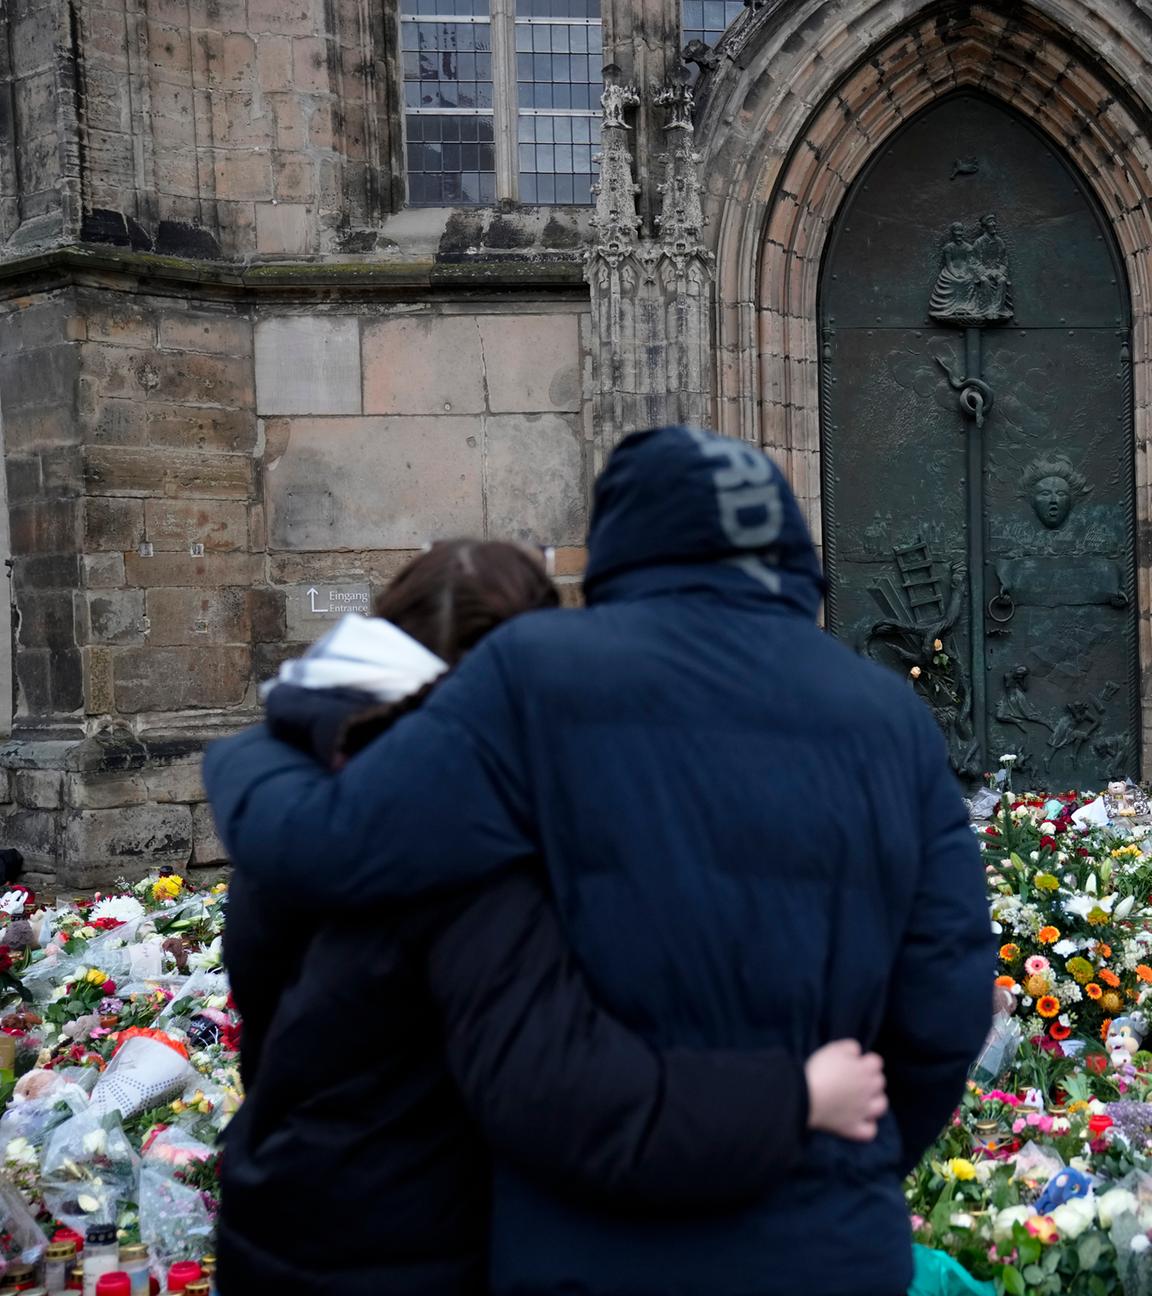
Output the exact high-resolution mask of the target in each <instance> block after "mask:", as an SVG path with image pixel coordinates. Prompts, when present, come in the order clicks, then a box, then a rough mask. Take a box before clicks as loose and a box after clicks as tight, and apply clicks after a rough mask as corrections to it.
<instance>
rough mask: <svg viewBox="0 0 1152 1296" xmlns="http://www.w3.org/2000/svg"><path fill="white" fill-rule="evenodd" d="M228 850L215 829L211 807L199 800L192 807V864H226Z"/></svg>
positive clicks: (198, 866) (200, 865)
mask: <svg viewBox="0 0 1152 1296" xmlns="http://www.w3.org/2000/svg"><path fill="white" fill-rule="evenodd" d="M227 862H228V852H227V851H226V850H225V849H224V843H223V842H222V841H221V840H220V834H219V833H218V832H217V831H216V821H215V819H213V817H212V807H211V806H210V805H208V803H207V802H201V803H200V804H199V805H194V806H193V807H192V866H193V867H194V868H201V867H203V866H205V865H208V864H226V863H227Z"/></svg>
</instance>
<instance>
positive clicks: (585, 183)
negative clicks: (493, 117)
mask: <svg viewBox="0 0 1152 1296" xmlns="http://www.w3.org/2000/svg"><path fill="white" fill-rule="evenodd" d="M602 65H603V55H602V52H601V36H600V5H599V2H598V0H517V3H516V85H517V103H518V105H519V113H518V120H517V135H518V140H519V146H518V170H519V177H518V179H519V186H518V187H519V191H520V201H521V202H526V203H590V202H591V201H592V192H591V189H592V182H593V180H594V178H595V172H594V169H593V166H592V154H593V153H594V152H595V149H594V147H593V145H594V144H595V142H596V140H597V138H598V133H597V125H596V123H597V117H598V111H599V103H600V93H601V85H602V81H601V68H602Z"/></svg>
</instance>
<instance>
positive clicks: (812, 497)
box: [700, 0, 1152, 769]
mask: <svg viewBox="0 0 1152 1296" xmlns="http://www.w3.org/2000/svg"><path fill="white" fill-rule="evenodd" d="M1088 39H1090V40H1091V41H1092V43H1093V45H1094V46H1095V47H1096V48H1097V49H1099V50H1101V51H1104V52H1103V53H1102V54H1100V55H1092V54H1090V53H1089V52H1087V51H1086V50H1085V49H1083V48H1082V46H1081V45H1080V44H1079V43H1078V42H1079V41H1081V40H1088ZM724 53H725V54H728V55H731V56H732V57H731V58H729V59H727V60H726V61H725V62H723V63H722V64H721V66H720V68H719V69H718V70H717V72H716V73H715V74H714V75H713V77H712V78H711V80H710V83H709V84H708V85H706V86H705V87H704V90H703V95H702V102H701V109H700V117H701V122H702V129H701V144H702V148H703V152H704V157H705V165H704V174H705V175H706V176H707V177H708V185H709V190H708V195H707V209H708V213H709V216H710V219H711V230H712V233H711V238H712V239H713V240H714V246H715V249H716V256H717V297H718V301H717V335H718V342H719V358H718V372H717V386H716V393H717V420H718V423H719V426H720V428H721V430H722V431H725V432H727V433H728V434H730V435H734V436H740V437H744V438H746V439H748V440H754V441H757V442H759V443H760V444H762V445H764V446H765V447H766V448H767V449H769V450H770V451H772V452H773V453H775V454H776V455H777V457H778V458H779V459H780V461H781V463H782V465H783V466H784V467H785V470H786V472H787V473H788V475H789V477H790V479H791V481H792V483H793V485H794V487H795V489H796V492H797V496H798V498H799V499H800V501H801V504H802V507H803V508H804V510H805V512H806V515H807V517H808V520H809V523H810V525H811V527H812V530H813V533H814V535H815V536H817V537H819V536H820V535H821V534H822V527H823V517H822V501H821V489H820V481H821V467H820V391H819V368H820V363H819V362H820V351H819V348H820V343H819V337H818V329H817V291H818V283H819V276H820V267H821V262H822V258H823V255H824V251H825V245H826V241H827V237H828V234H829V231H830V229H831V228H832V223H833V221H834V219H835V216H836V213H837V211H838V210H839V209H840V206H841V204H842V203H843V200H844V198H845V196H846V194H847V191H848V189H849V187H850V186H851V184H852V182H853V180H854V179H855V178H856V176H857V175H859V174H860V172H861V170H862V169H863V168H864V167H865V165H866V164H867V163H868V161H869V160H870V159H871V158H872V157H874V156H875V154H876V152H877V150H879V149H880V148H881V147H883V145H884V143H885V141H886V140H887V139H888V138H889V137H890V136H891V135H892V134H893V132H895V131H896V130H898V129H899V128H900V127H901V126H902V125H903V124H904V123H905V122H906V121H907V120H908V119H909V118H911V117H913V116H914V115H916V114H917V113H918V112H919V111H920V110H922V109H923V108H925V107H926V106H927V105H929V104H931V103H933V102H934V101H936V100H937V99H939V98H941V97H942V96H944V95H947V94H950V93H953V92H955V91H957V90H960V89H965V88H974V89H978V90H980V91H982V92H983V93H984V94H986V95H990V96H993V97H996V98H1000V99H1002V100H1004V101H1006V102H1009V103H1011V104H1012V105H1013V106H1014V107H1015V108H1016V110H1017V111H1018V112H1021V113H1023V114H1024V115H1026V116H1027V117H1028V118H1029V120H1031V121H1032V122H1033V123H1034V124H1035V125H1036V127H1038V128H1039V129H1040V130H1041V131H1042V132H1043V133H1044V134H1046V135H1047V136H1048V137H1050V138H1051V139H1052V140H1053V142H1054V143H1055V144H1056V145H1057V146H1058V147H1059V148H1060V149H1061V150H1062V151H1063V152H1064V154H1065V155H1066V156H1067V157H1068V158H1069V159H1070V160H1071V161H1072V163H1073V164H1074V165H1075V167H1076V168H1077V169H1078V170H1079V171H1080V173H1081V174H1082V175H1083V176H1084V178H1085V180H1086V182H1087V183H1088V184H1089V185H1090V186H1091V188H1092V190H1093V191H1094V193H1095V196H1096V198H1097V200H1098V202H1099V203H1100V205H1101V207H1102V208H1103V210H1104V212H1105V213H1106V216H1107V219H1108V221H1109V222H1110V223H1111V225H1112V228H1113V230H1114V231H1115V235H1116V239H1117V242H1118V244H1119V247H1120V249H1121V252H1122V255H1123V259H1124V263H1125V269H1126V272H1127V275H1128V278H1129V285H1130V292H1131V298H1132V315H1133V355H1132V374H1133V389H1134V403H1135V420H1134V423H1135V438H1136V490H1137V516H1138V522H1139V526H1138V537H1137V543H1138V552H1137V564H1138V575H1137V591H1138V597H1139V605H1140V621H1139V638H1140V661H1141V669H1142V672H1143V673H1144V676H1145V678H1147V672H1148V671H1149V669H1152V621H1150V619H1149V614H1150V609H1152V571H1150V553H1152V551H1150V548H1149V539H1148V537H1149V535H1150V533H1152V472H1150V469H1149V463H1148V443H1149V437H1150V434H1152V265H1150V259H1152V251H1150V249H1152V142H1150V138H1149V126H1150V121H1149V103H1150V102H1152V21H1150V20H1149V18H1148V17H1147V15H1145V14H1142V13H1140V12H1139V11H1138V10H1137V9H1136V7H1135V5H1134V4H1131V3H1122V2H1121V0H1113V2H1111V3H1108V4H1106V5H1104V6H1099V7H1095V6H1093V7H1089V6H1088V5H1087V4H1084V3H1081V2H1080V0H1061V2H1059V3H1048V2H1047V0H1039V2H1038V3H1037V4H1036V5H1035V6H1034V7H1030V8H1027V9H1025V8H1023V7H1019V8H1014V9H1013V11H1012V12H1011V13H1010V14H1006V13H1004V12H1002V11H999V12H998V11H996V10H994V9H992V8H991V7H988V6H985V5H979V4H973V5H963V6H954V7H951V8H947V9H944V10H940V9H939V8H933V9H931V10H925V9H923V7H922V6H918V5H914V4H909V3H907V2H905V3H899V2H898V0H887V2H886V3H881V4H877V5H874V6H872V7H870V8H869V9H868V10H867V11H866V12H865V13H864V14H863V15H861V17H860V18H859V19H858V21H857V22H856V23H855V24H850V25H848V26H847V27H846V26H845V24H844V19H843V10H842V9H841V8H840V7H839V6H835V5H832V4H826V3H818V2H817V0H812V2H811V3H808V4H805V5H802V6H798V7H797V8H796V9H795V10H792V9H790V10H789V13H788V16H787V19H786V20H785V19H783V18H781V17H779V16H776V15H775V14H773V12H772V11H771V10H768V9H765V10H763V11H761V13H760V14H749V15H748V16H747V17H746V18H745V19H744V20H742V21H741V22H740V23H738V24H737V25H736V26H735V27H734V29H733V30H732V32H731V33H730V35H729V38H728V41H727V43H726V46H725V47H724ZM1141 90H1143V91H1144V92H1145V94H1144V96H1143V97H1142V96H1141V94H1140V92H1141ZM1144 692H1146V690H1144ZM1143 707H1144V714H1143V756H1144V760H1143V764H1144V768H1145V769H1147V768H1148V767H1149V765H1150V764H1152V760H1150V757H1152V702H1148V701H1145V702H1144V704H1143Z"/></svg>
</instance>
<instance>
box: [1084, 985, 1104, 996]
mask: <svg viewBox="0 0 1152 1296" xmlns="http://www.w3.org/2000/svg"><path fill="white" fill-rule="evenodd" d="M1084 993H1085V994H1086V995H1087V996H1088V998H1089V999H1099V998H1100V996H1101V995H1102V994H1103V993H1104V991H1103V990H1101V989H1100V987H1099V986H1098V985H1097V984H1096V982H1095V981H1089V982H1088V984H1087V985H1086V986H1085V987H1084Z"/></svg>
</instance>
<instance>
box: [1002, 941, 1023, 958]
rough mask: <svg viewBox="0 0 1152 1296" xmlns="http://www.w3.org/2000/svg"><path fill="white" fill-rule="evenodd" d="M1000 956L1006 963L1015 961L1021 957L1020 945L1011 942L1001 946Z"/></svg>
mask: <svg viewBox="0 0 1152 1296" xmlns="http://www.w3.org/2000/svg"><path fill="white" fill-rule="evenodd" d="M1000 957H1001V958H1002V959H1003V960H1004V962H1005V963H1015V962H1016V960H1017V959H1018V958H1019V957H1020V946H1019V945H1013V944H1012V943H1011V942H1009V943H1008V944H1007V945H1001V946H1000Z"/></svg>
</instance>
